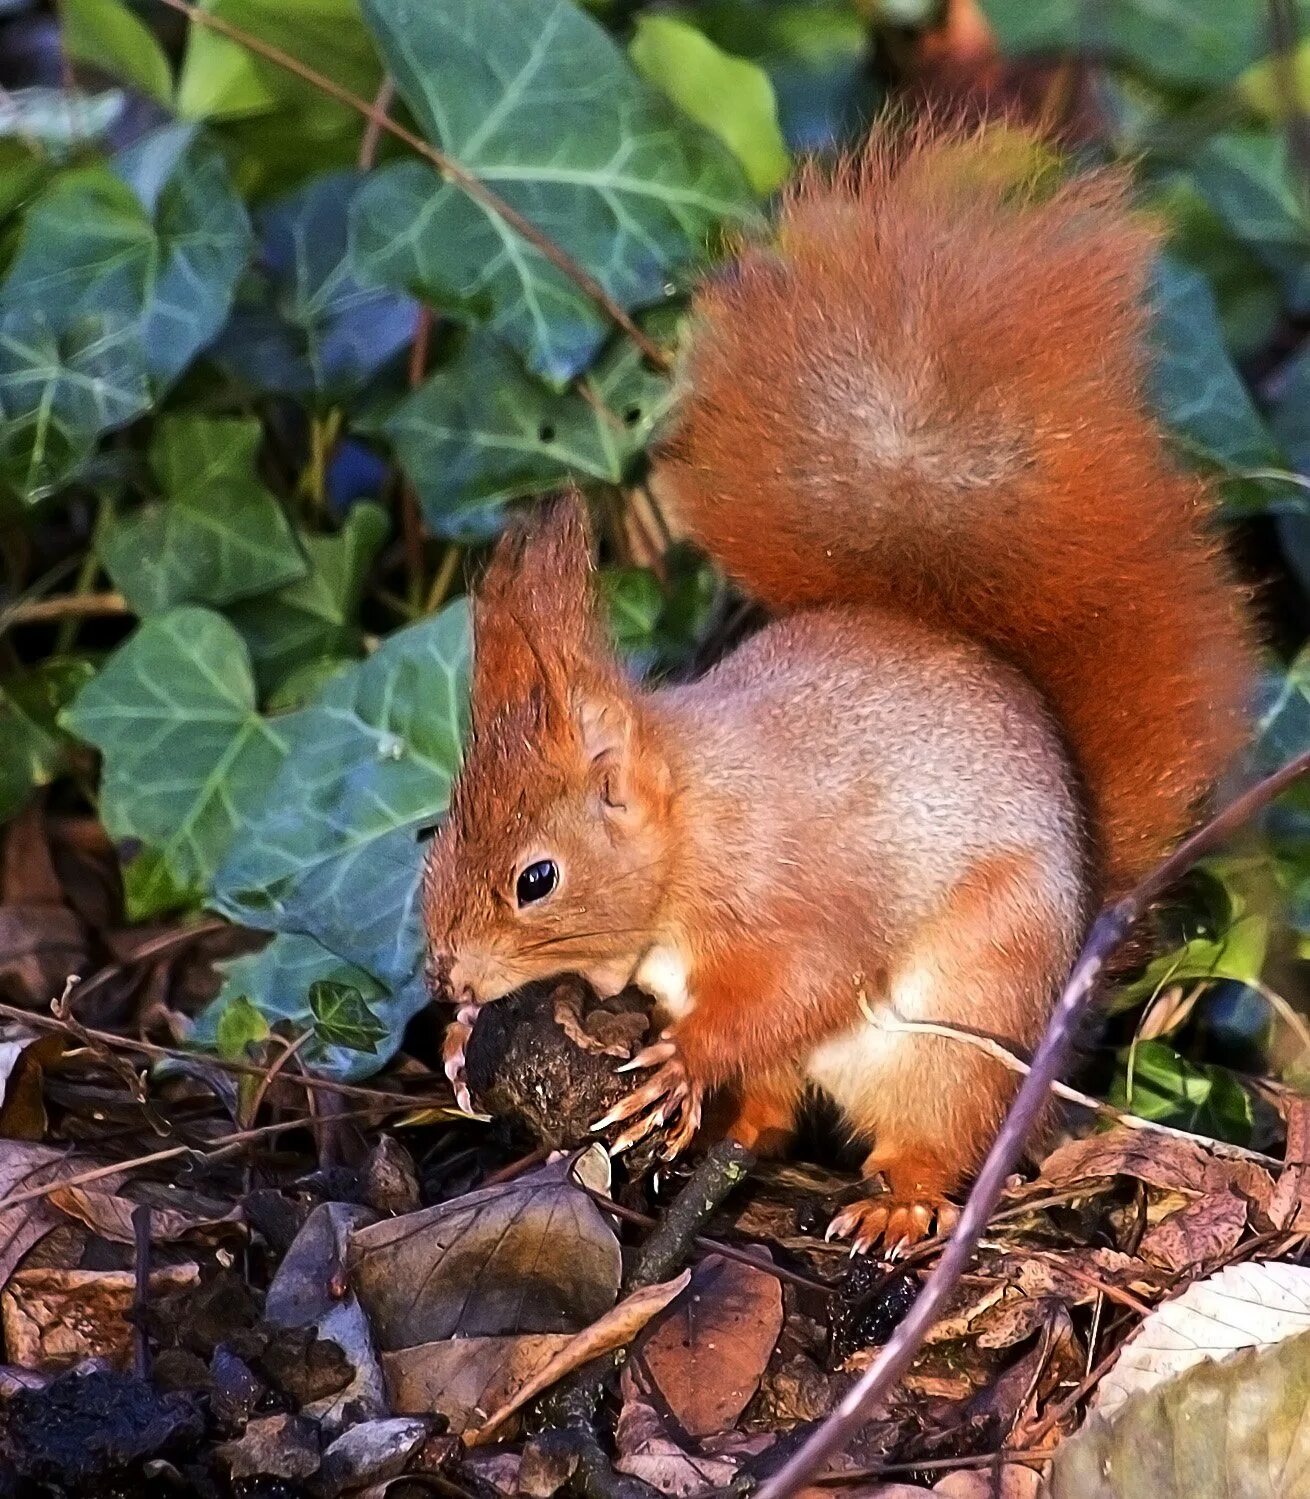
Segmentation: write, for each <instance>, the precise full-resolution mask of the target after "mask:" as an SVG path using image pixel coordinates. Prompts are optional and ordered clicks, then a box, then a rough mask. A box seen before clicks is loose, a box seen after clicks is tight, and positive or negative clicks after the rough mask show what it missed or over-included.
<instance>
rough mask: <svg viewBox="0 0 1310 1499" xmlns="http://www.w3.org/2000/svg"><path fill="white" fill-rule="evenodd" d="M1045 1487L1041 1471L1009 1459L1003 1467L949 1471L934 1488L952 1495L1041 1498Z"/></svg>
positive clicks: (979, 1498) (959, 1497)
mask: <svg viewBox="0 0 1310 1499" xmlns="http://www.w3.org/2000/svg"><path fill="white" fill-rule="evenodd" d="M1041 1487H1042V1479H1041V1475H1040V1474H1039V1473H1038V1472H1037V1471H1036V1469H1035V1468H1026V1467H1024V1466H1023V1465H1022V1464H1021V1463H1005V1464H1003V1465H1002V1466H1001V1468H1000V1470H999V1471H997V1470H996V1469H993V1468H961V1469H960V1470H959V1472H956V1473H948V1474H947V1475H946V1476H945V1478H939V1479H938V1480H937V1482H936V1483H935V1484H933V1486H932V1492H933V1493H934V1494H946V1495H949V1499H1037V1495H1038V1494H1039V1493H1040V1492H1041Z"/></svg>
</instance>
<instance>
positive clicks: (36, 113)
mask: <svg viewBox="0 0 1310 1499" xmlns="http://www.w3.org/2000/svg"><path fill="white" fill-rule="evenodd" d="M126 108H127V95H126V94H125V93H123V91H122V90H121V89H116V88H115V89H106V90H105V91H104V92H103V93H99V94H84V93H81V92H79V91H77V90H75V89H61V88H44V87H40V86H38V87H33V88H19V89H11V90H7V91H6V92H5V93H3V94H0V138H4V137H9V138H10V139H15V140H26V141H35V142H36V143H37V144H38V145H41V146H44V147H46V148H47V149H49V150H51V151H53V152H55V153H57V154H63V153H64V152H66V151H68V150H69V149H71V148H72V147H74V146H80V145H84V144H87V143H89V142H92V141H98V140H101V139H102V138H103V137H104V136H105V135H107V134H108V133H109V131H110V130H111V129H112V128H113V127H114V125H116V124H117V123H118V121H119V119H120V118H121V116H122V114H123V111H124V110H125V109H126Z"/></svg>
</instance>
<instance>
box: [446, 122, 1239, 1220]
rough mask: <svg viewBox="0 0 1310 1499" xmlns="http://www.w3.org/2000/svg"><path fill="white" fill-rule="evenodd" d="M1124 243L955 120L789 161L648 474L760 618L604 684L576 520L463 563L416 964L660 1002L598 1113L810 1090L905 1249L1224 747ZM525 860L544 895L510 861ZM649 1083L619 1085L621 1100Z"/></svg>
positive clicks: (1222, 713) (478, 986)
mask: <svg viewBox="0 0 1310 1499" xmlns="http://www.w3.org/2000/svg"><path fill="white" fill-rule="evenodd" d="M1153 243H1154V240H1153V236H1152V233H1151V231H1150V230H1149V229H1147V228H1146V227H1144V226H1143V225H1141V224H1140V223H1138V222H1137V221H1136V220H1135V219H1133V218H1131V217H1130V216H1129V214H1128V212H1127V210H1126V208H1125V205H1124V185H1123V183H1122V182H1121V181H1120V180H1119V179H1118V178H1117V177H1115V176H1113V175H1111V174H1096V175H1093V176H1091V177H1088V178H1083V179H1080V180H1078V181H1075V182H1073V183H1070V184H1068V185H1066V186H1064V187H1062V188H1060V189H1059V190H1058V191H1056V192H1055V193H1054V194H1052V195H1050V196H1048V197H1045V198H1039V197H1036V196H1033V195H1028V194H1024V193H1019V192H1015V191H1013V190H1012V189H1010V188H1007V187H1006V186H1005V185H1004V183H1003V181H1002V179H1001V177H1000V175H999V174H998V172H997V170H996V169H995V159H994V157H993V155H992V153H991V148H990V146H989V144H988V140H987V137H986V136H979V137H963V136H960V135H951V134H947V135H945V136H941V137H931V136H923V135H920V136H918V137H915V138H913V139H912V140H911V141H910V142H909V143H908V144H906V143H900V144H893V143H889V142H888V141H887V140H886V139H881V138H880V139H879V140H878V141H876V142H875V144H874V145H873V146H872V147H871V148H870V150H869V153H868V155H867V156H866V157H865V158H863V159H862V160H861V161H860V162H859V163H858V164H856V165H853V166H851V167H850V168H848V169H846V170H844V171H842V172H839V173H837V174H836V175H835V176H834V177H832V178H827V179H824V178H820V177H819V176H817V175H810V176H809V177H807V178H805V179H804V180H803V181H802V183H801V184H800V186H799V187H798V188H797V189H796V190H795V192H794V193H793V195H792V198H791V200H790V203H789V205H788V207H787V208H786V209H785V211H784V214H783V219H782V224H781V228H780V230H779V234H778V238H777V242H776V244H774V245H772V246H769V247H756V248H753V249H749V250H747V251H746V252H745V253H744V254H743V257H742V259H741V261H740V263H739V266H738V267H737V269H736V271H735V272H734V273H732V274H730V275H729V276H728V277H726V278H724V279H722V280H721V281H719V282H718V283H716V284H714V285H712V286H711V287H709V288H708V289H706V290H705V291H704V292H703V293H702V294H701V296H700V298H699V301H698V319H697V321H698V331H697V333H696V336H695V340H694V344H693V349H692V353H691V357H690V361H689V366H688V378H687V383H686V388H685V389H684V392H683V397H682V401H681V406H680V412H679V416H678V419H677V424H676V427H675V429H674V431H673V433H672V434H671V436H670V437H668V439H667V440H666V441H665V443H664V446H663V451H662V454H661V456H660V459H659V463H658V466H657V472H656V480H657V482H658V484H659V487H660V490H661V492H662V493H663V494H664V495H665V496H667V497H669V498H670V499H671V500H672V501H673V503H674V505H675V507H676V509H677V511H678V512H679V514H680V516H681V518H682V519H683V521H684V523H685V524H686V525H687V526H689V528H690V530H691V531H692V533H693V535H695V536H696V537H697V538H698V539H699V540H700V541H701V542H702V543H703V544H704V545H705V546H706V547H707V549H708V550H709V551H710V552H711V554H712V555H713V556H715V557H716V558H717V559H718V560H719V561H721V562H722V563H723V564H724V565H725V566H726V567H728V568H729V569H730V570H731V571H733V572H735V573H736V574H737V576H738V577H740V578H741V579H742V580H743V582H745V584H746V585H747V586H748V587H750V588H751V589H752V590H753V591H754V592H755V593H757V594H758V595H759V596H760V597H761V598H762V599H763V600H765V601H766V602H767V603H769V604H771V605H772V606H774V608H775V609H777V610H778V611H780V613H781V617H780V618H778V619H777V620H775V621H774V622H773V623H772V624H770V625H768V626H767V627H766V628H765V629H763V630H762V631H760V632H759V633H758V634H756V635H754V636H752V637H751V638H750V639H749V640H748V641H746V643H745V644H744V645H742V646H741V647H739V648H738V649H737V650H736V651H735V652H734V653H733V654H732V655H731V656H729V657H728V658H727V659H726V660H724V661H723V662H721V663H720V664H719V665H718V666H716V667H715V668H714V669H713V670H711V671H710V672H709V673H707V674H706V675H705V676H704V677H703V678H701V679H700V680H699V681H697V682H695V683H692V684H690V685H687V686H680V687H671V688H664V689H660V690H657V691H654V692H645V691H642V690H640V689H638V688H636V687H634V686H633V685H632V684H630V683H629V682H628V681H627V680H626V678H625V677H624V675H623V673H622V672H621V671H620V669H619V668H618V666H617V665H616V664H615V662H614V661H613V660H612V658H611V657H610V656H609V654H608V652H607V651H606V650H605V649H604V647H603V645H602V644H601V639H600V631H599V628H598V625H597V607H596V601H595V599H594V597H593V594H592V587H591V581H590V554H589V542H588V537H587V532H586V521H585V511H584V509H583V507H582V505H581V502H580V501H579V500H578V499H577V497H576V496H570V497H566V498H565V499H563V500H561V501H559V502H557V503H555V504H553V505H552V506H549V507H547V509H546V510H545V511H544V513H542V514H541V515H539V516H538V518H537V519H536V520H535V522H534V523H532V524H531V525H529V526H527V527H523V528H519V529H516V530H514V531H513V532H511V533H510V534H509V535H508V536H507V537H506V538H505V539H504V540H503V541H502V543H501V545H500V547H499V548H498V551H497V554H496V558H495V560H494V561H493V563H492V567H491V569H490V571H489V573H488V575H487V578H486V580H485V581H484V583H483V585H482V587H481V589H480V590H479V594H478V598H477V602H476V606H475V611H474V631H475V666H474V677H473V691H472V705H473V706H472V734H471V737H470V741H469V745H468V749H467V752H466V759H465V764H464V766H463V769H462V771H461V775H460V778H459V782H458V785H457V787H456V791H455V795H454V798H453V801H452V806H451V814H450V817H449V819H448V820H447V822H446V823H445V825H444V826H443V827H442V829H441V830H440V832H439V833H438V835H437V837H436V839H435V840H434V842H433V846H432V849H431V852H430V854H429V859H428V864H427V868H426V871H425V878H424V891H423V902H424V914H425V918H426V922H427V929H428V935H429V941H430V944H431V948H432V959H433V962H432V967H433V972H434V974H435V975H436V976H437V977H438V979H439V981H440V983H441V985H442V986H443V987H444V988H445V989H446V990H447V991H448V992H449V993H450V994H451V995H452V997H455V998H458V999H460V1000H461V1001H463V1002H465V1003H467V1002H474V1003H486V1002H490V1001H493V1000H495V999H497V998H499V997H500V996H501V995H503V994H505V993H508V992H509V991H510V990H511V989H513V988H515V987H517V986H519V985H521V984H523V983H526V982H528V981H529V980H531V979H534V978H542V977H546V976H548V975H551V974H554V973H558V972H561V971H564V970H568V969H572V970H575V971H578V972H580V973H582V974H583V975H584V976H586V977H587V978H589V979H590V980H591V981H592V982H593V983H594V984H596V985H597V987H599V988H600V989H602V990H603V991H611V992H612V991H613V990H615V989H617V988H619V987H620V986H621V985H623V984H624V983H626V982H628V981H630V980H631V979H632V978H633V977H634V976H640V978H641V981H642V982H643V983H644V984H646V985H647V987H649V988H651V990H652V992H654V993H656V996H657V999H658V1000H659V1008H660V1011H661V1012H662V1014H663V1015H664V1016H665V1017H666V1018H667V1019H668V1020H669V1021H670V1029H669V1032H668V1035H669V1040H668V1042H666V1043H662V1046H661V1047H657V1048H654V1049H653V1051H654V1052H657V1053H658V1057H657V1058H656V1057H655V1056H652V1061H656V1060H657V1061H658V1063H659V1065H660V1069H661V1070H660V1071H659V1072H658V1073H657V1074H656V1076H655V1078H654V1079H652V1080H651V1081H650V1082H648V1083H646V1084H645V1085H644V1087H643V1088H642V1089H641V1090H639V1091H640V1095H641V1096H640V1098H636V1097H635V1095H634V1100H633V1101H631V1102H632V1107H631V1108H628V1109H626V1110H621V1111H620V1117H622V1118H623V1119H624V1120H625V1121H631V1120H632V1119H633V1117H634V1116H635V1115H638V1114H639V1113H640V1111H641V1110H648V1114H647V1116H646V1118H645V1123H644V1124H643V1123H642V1121H641V1119H638V1120H637V1123H636V1125H635V1126H634V1125H631V1124H629V1127H628V1131H627V1132H630V1131H631V1130H632V1129H633V1128H636V1129H637V1130H639V1131H640V1130H641V1129H643V1128H645V1129H649V1128H652V1127H655V1126H656V1125H657V1124H659V1123H663V1124H665V1125H669V1124H670V1123H672V1124H673V1135H672V1138H673V1139H674V1140H675V1141H679V1142H681V1141H683V1140H686V1139H688V1138H690V1136H691V1133H692V1130H693V1129H694V1127H695V1124H696V1121H697V1120H698V1119H699V1118H700V1117H701V1094H702V1092H703V1091H705V1090H708V1089H715V1088H718V1089H727V1090H729V1091H730V1092H731V1093H732V1095H733V1096H734V1097H735V1098H736V1100H737V1113H736V1118H735V1122H734V1123H733V1125H732V1126H731V1127H732V1128H733V1129H734V1130H735V1131H736V1132H737V1133H738V1134H739V1135H740V1136H741V1137H742V1138H745V1139H749V1140H752V1141H754V1142H755V1143H757V1144H761V1143H762V1144H768V1145H770V1146H776V1145H778V1144H780V1143H781V1142H782V1141H783V1139H785V1137H786V1135H787V1133H788V1131H789V1129H790V1124H791V1119H792V1115H793V1112H794V1109H795V1105H796V1101H797V1099H798V1097H799V1096H800V1094H801V1092H802V1090H803V1089H804V1088H806V1087H809V1086H814V1087H817V1088H819V1089H821V1090H823V1091H825V1092H827V1093H828V1094H829V1095H830V1096H831V1097H832V1098H834V1099H835V1101H836V1102H837V1104H838V1106H839V1108H840V1110H841V1111H842V1113H843V1115H844V1117H845V1119H846V1121H847V1123H848V1124H849V1126H850V1128H851V1130H852V1132H853V1133H854V1134H855V1135H856V1136H857V1137H859V1138H861V1139H863V1140H871V1141H872V1142H873V1152H872V1154H871V1155H870V1157H869V1161H868V1169H869V1170H870V1171H871V1172H872V1171H875V1170H876V1171H878V1172H881V1173H882V1174H883V1175H884V1176H885V1177H886V1178H887V1182H888V1187H889V1194H888V1195H887V1196H886V1197H885V1198H883V1199H882V1200H880V1201H876V1202H875V1201H872V1200H871V1201H868V1202H865V1203H863V1204H857V1205H856V1206H854V1207H853V1208H850V1209H847V1210H846V1211H845V1212H844V1213H843V1214H841V1215H839V1217H838V1219H836V1220H835V1227H837V1228H838V1229H839V1230H840V1231H843V1232H847V1233H850V1234H851V1235H852V1236H853V1237H854V1238H855V1239H856V1242H857V1244H859V1245H860V1246H861V1247H867V1245H868V1243H869V1242H870V1241H871V1239H872V1238H873V1237H875V1236H876V1235H877V1234H879V1233H883V1234H886V1235H888V1236H890V1237H893V1238H896V1237H914V1236H916V1235H918V1234H921V1233H923V1232H926V1231H927V1228H928V1227H929V1226H930V1225H931V1222H932V1220H933V1217H934V1214H938V1213H939V1210H940V1211H941V1212H942V1213H943V1214H944V1216H939V1219H938V1221H939V1222H942V1223H945V1222H947V1221H948V1220H949V1212H948V1211H947V1210H945V1209H942V1199H943V1196H944V1194H946V1193H948V1192H949V1191H951V1190H953V1188H954V1187H955V1186H956V1185H957V1184H958V1183H959V1181H960V1180H961V1179H962V1177H963V1176H964V1175H966V1174H967V1173H968V1172H969V1171H970V1170H972V1169H973V1168H974V1167H975V1166H976V1164H977V1162H978V1160H979V1159H980V1158H981V1155H982V1153H983V1151H984V1150H985V1149H986V1147H987V1145H988V1143H989V1141H990V1139H991V1137H992V1135H993V1133H994V1131H995V1127H996V1124H997V1121H998V1120H999V1118H1000V1117H1001V1114H1002V1113H1003V1111H1004V1108H1005V1106H1006V1104H1007V1102H1008V1100H1009V1098H1010V1097H1011V1095H1012V1092H1013V1089H1014V1077H1013V1075H1012V1074H1010V1073H1008V1072H1007V1071H1006V1070H1005V1069H1004V1068H1002V1067H1001V1066H1000V1065H999V1064H997V1063H996V1062H995V1061H994V1060H992V1059H990V1058H989V1057H987V1056H986V1055H984V1054H983V1053H981V1052H980V1051H979V1050H978V1049H976V1048H971V1047H969V1046H968V1045H966V1044H964V1043H962V1042H960V1041H958V1040H951V1039H946V1038H942V1037H937V1036H930V1035H925V1034H923V1033H921V1032H920V1033H915V1032H913V1031H905V1030H898V1029H897V1028H896V1026H895V1024H894V1023H892V1022H894V1021H895V1019H896V1018H897V1017H899V1018H900V1019H901V1020H909V1021H916V1020H917V1021H921V1022H925V1021H926V1022H929V1023H936V1024H944V1025H948V1026H950V1027H953V1028H955V1029H961V1028H963V1029H968V1030H973V1031H976V1032H979V1033H981V1034H983V1035H986V1036H989V1037H992V1038H994V1039H996V1040H999V1041H1000V1042H1001V1043H1002V1044H1004V1045H1005V1046H1007V1047H1008V1048H1010V1049H1011V1050H1017V1051H1023V1050H1025V1049H1026V1048H1027V1047H1029V1046H1030V1045H1031V1044H1032V1043H1033V1041H1034V1040H1035V1038H1036V1036H1037V1035H1038V1034H1039V1033H1040V1031H1041V1029H1042V1027H1043V1025H1044V1023H1045V1020H1046V1017H1047V1015H1048V1014H1049V1012H1050V1007H1051V1004H1052V1001H1053V998H1054V995H1055V994H1056V993H1057V991H1058V988H1059V985H1060V982H1061V981H1062V979H1063V977H1064V974H1065V972H1066V971H1067V968H1068V965H1069V963H1070V961H1071V959H1072V956H1073V953H1074V951H1075V949H1076V947H1077V944H1078V942H1079V940H1080V938H1081V935H1082V931H1083V928H1084V926H1085V923H1086V920H1087V918H1088V914H1089V912H1090V911H1091V909H1092V908H1093V906H1094V904H1095V901H1096V899H1097V898H1098V896H1099V895H1100V894H1101V893H1103V891H1104V890H1105V889H1106V888H1107V886H1108V888H1109V889H1110V890H1113V891H1118V890H1120V889H1122V888H1123V887H1124V886H1125V885H1126V884H1127V883H1128V882H1130V881H1131V880H1133V879H1134V878H1135V877H1136V876H1137V875H1138V874H1140V873H1141V872H1142V870H1143V869H1144V868H1145V867H1146V866H1147V865H1149V864H1150V863H1151V862H1152V861H1153V860H1155V859H1157V858H1158V857H1159V856H1160V854H1161V853H1162V852H1163V850H1164V849H1165V848H1166V847H1167V846H1168V845H1169V843H1170V842H1171V841H1172V840H1173V839H1174V838H1176V837H1177V835H1178V834H1179V833H1180V832H1181V831H1182V829H1183V828H1184V827H1185V825H1186V822H1187V819H1188V817H1189V816H1190V815H1191V812H1192V809H1193V806H1194V804H1195V802H1196V801H1197V799H1198V798H1199V797H1200V796H1201V795H1202V794H1203V793H1204V792H1205V791H1206V790H1207V788H1208V785H1209V783H1210V781H1211V780H1212V779H1213V778H1214V776H1215V775H1216V773H1217V771H1218V770H1219V768H1220V767H1221V765H1222V763H1223V760H1224V758H1225V757H1226V756H1227V755H1228V754H1229V752H1230V751H1231V750H1232V749H1233V748H1234V746H1235V745H1236V743H1237V741H1238V738H1239V735H1240V733H1241V704H1242V700H1243V697H1244V695H1245V691H1246V688H1247V685H1248V681H1249V678H1250V657H1249V647H1248V641H1247V634H1246V630H1245V626H1244V623H1243V620H1242V611H1241V606H1240V599H1239V594H1238V591H1237V589H1236V588H1235V586H1234V585H1233V584H1232V583H1231V581H1230V580H1229V577H1228V574H1227V572H1226V569H1225V567H1224V565H1223V563H1222V560H1221V559H1220V557H1219V556H1218V554H1217V551H1216V547H1215V543H1214V542H1213V541H1212V540H1210V539H1209V537H1208V536H1207V534H1206V532H1205V523H1206V521H1207V519H1208V496H1207V494H1206V490H1205V487H1204V485H1203V484H1202V483H1201V481H1200V480H1198V479H1195V478H1192V477H1189V476H1185V475H1183V474H1181V473H1180V472H1178V471H1177V470H1175V469H1174V468H1173V467H1172V466H1171V465H1170V464H1169V462H1168V460H1167V457H1166V455H1165V452H1164V449H1163V446H1162V441H1161V438H1160V436H1159V434H1158V432H1157V431H1156V428H1155V426H1154V424H1153V423H1152V421H1151V419H1150V417H1149V415H1148V413H1147V410H1146V407H1145V401H1144V397H1143V394H1142V381H1141V369H1140V364H1141V354H1140V350H1139V341H1140V334H1141V326H1140V324H1141V317H1140V313H1139V311H1138V310H1137V301H1138V299H1139V296H1140V294H1141V291H1142V283H1143V278H1144V274H1145V263H1146V259H1147V257H1148V255H1149V252H1150V250H1151V247H1152V245H1153ZM541 859H550V860H551V861H552V862H554V863H555V865H556V868H557V871H558V876H559V878H558V883H557V885H556V886H555V888H554V889H553V890H552V892H551V894H550V895H549V897H548V898H545V899H542V900H540V901H535V900H534V901H531V902H528V903H526V904H520V903H519V900H518V897H517V895H516V890H517V885H516V880H517V877H518V875H519V874H520V873H521V872H522V871H523V870H524V869H525V868H526V867H528V866H529V865H531V864H532V863H534V862H536V861H539V860H541ZM652 1100H654V1102H652Z"/></svg>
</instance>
